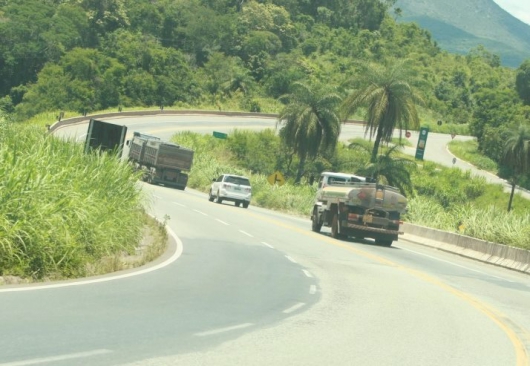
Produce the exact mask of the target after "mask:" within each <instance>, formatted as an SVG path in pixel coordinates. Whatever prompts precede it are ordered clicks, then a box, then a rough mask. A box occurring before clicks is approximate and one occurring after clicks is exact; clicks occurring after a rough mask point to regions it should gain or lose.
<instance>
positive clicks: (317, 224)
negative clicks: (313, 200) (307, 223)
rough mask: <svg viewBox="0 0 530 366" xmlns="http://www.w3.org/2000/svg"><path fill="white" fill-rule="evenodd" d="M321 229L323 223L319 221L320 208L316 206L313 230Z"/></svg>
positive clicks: (312, 220) (317, 231) (316, 231)
mask: <svg viewBox="0 0 530 366" xmlns="http://www.w3.org/2000/svg"><path fill="white" fill-rule="evenodd" d="M320 229H322V223H321V222H319V218H318V210H317V209H316V208H314V209H313V216H312V217H311V230H313V231H314V232H315V233H319V232H320Z"/></svg>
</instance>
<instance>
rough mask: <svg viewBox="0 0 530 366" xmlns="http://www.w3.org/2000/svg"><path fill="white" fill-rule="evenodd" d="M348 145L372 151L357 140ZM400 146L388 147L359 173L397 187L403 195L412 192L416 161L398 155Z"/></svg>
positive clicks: (367, 151)
mask: <svg viewBox="0 0 530 366" xmlns="http://www.w3.org/2000/svg"><path fill="white" fill-rule="evenodd" d="M348 147H349V148H350V149H357V150H360V151H362V152H365V153H367V154H369V153H370V148H369V147H366V146H365V145H363V144H359V143H356V142H354V143H351V144H350V145H349V146H348ZM399 148H401V147H400V146H399V145H394V146H392V147H390V148H389V149H386V150H385V152H384V153H383V154H380V155H378V156H377V158H376V160H375V161H369V162H367V163H366V164H365V166H364V167H362V168H361V169H358V171H357V173H359V174H361V175H364V176H366V177H371V178H374V179H375V180H376V181H377V182H378V183H383V184H388V185H389V186H392V187H396V188H397V189H399V191H400V192H401V193H402V194H403V195H407V194H411V193H412V192H413V189H412V180H411V177H410V173H411V170H412V169H416V162H414V161H413V160H410V159H408V158H400V157H396V156H395V153H396V151H397V150H398V149H399Z"/></svg>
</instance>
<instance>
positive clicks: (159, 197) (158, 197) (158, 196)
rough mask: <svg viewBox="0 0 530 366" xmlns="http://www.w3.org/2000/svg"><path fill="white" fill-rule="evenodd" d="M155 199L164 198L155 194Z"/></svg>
mask: <svg viewBox="0 0 530 366" xmlns="http://www.w3.org/2000/svg"><path fill="white" fill-rule="evenodd" d="M153 197H154V198H158V199H162V197H160V196H157V195H156V194H153Z"/></svg>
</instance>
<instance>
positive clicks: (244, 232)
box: [239, 230, 254, 238]
mask: <svg viewBox="0 0 530 366" xmlns="http://www.w3.org/2000/svg"><path fill="white" fill-rule="evenodd" d="M239 232H240V233H241V234H245V235H246V236H250V237H251V238H253V237H254V236H253V235H251V234H249V233H247V232H246V231H243V230H239Z"/></svg>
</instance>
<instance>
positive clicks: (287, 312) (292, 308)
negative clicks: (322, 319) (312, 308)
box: [283, 302, 305, 314]
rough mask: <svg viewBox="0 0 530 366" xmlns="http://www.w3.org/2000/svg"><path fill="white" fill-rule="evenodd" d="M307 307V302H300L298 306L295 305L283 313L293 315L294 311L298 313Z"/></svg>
mask: <svg viewBox="0 0 530 366" xmlns="http://www.w3.org/2000/svg"><path fill="white" fill-rule="evenodd" d="M303 306H305V302H299V303H298V304H296V305H293V306H291V307H290V308H288V309H285V310H284V311H283V313H284V314H289V313H292V312H293V311H296V310H298V309H300V308H301V307H303Z"/></svg>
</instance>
